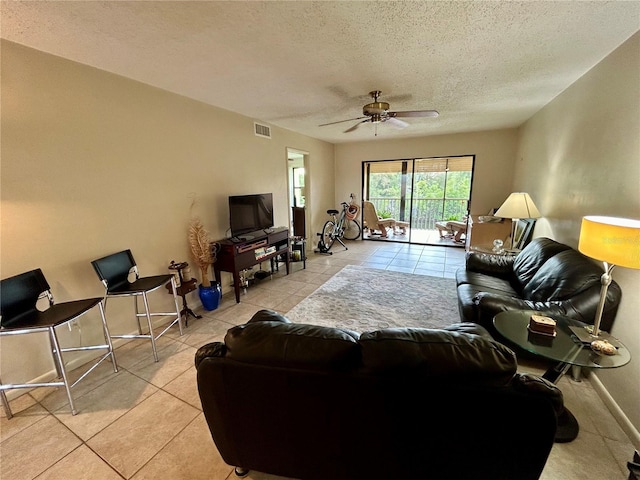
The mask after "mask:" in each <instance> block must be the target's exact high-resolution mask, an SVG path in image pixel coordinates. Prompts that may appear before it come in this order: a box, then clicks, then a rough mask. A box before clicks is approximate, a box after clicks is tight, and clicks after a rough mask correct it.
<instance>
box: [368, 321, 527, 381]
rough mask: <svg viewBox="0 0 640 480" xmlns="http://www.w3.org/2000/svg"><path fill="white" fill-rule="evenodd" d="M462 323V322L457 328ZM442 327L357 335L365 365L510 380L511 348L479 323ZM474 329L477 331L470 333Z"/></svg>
mask: <svg viewBox="0 0 640 480" xmlns="http://www.w3.org/2000/svg"><path fill="white" fill-rule="evenodd" d="M458 325H460V326H458ZM458 325H452V326H450V327H448V328H447V329H446V330H445V329H426V328H389V329H384V330H378V331H375V332H366V333H363V334H362V335H360V345H361V348H362V363H363V366H364V367H365V368H366V369H369V370H371V371H375V372H387V373H390V374H393V375H415V371H416V370H419V371H420V374H421V375H428V376H438V377H443V378H445V379H446V380H447V381H457V380H456V378H457V379H458V380H459V377H460V376H465V377H469V378H472V379H473V380H477V381H483V382H486V381H487V380H488V379H493V380H494V381H496V382H498V383H501V384H502V383H506V382H508V381H509V380H510V379H511V378H512V377H513V375H514V374H515V372H516V366H517V364H516V358H515V354H514V353H513V351H511V350H510V349H509V348H507V347H505V346H504V345H502V344H500V343H498V342H496V341H494V340H493V339H491V337H490V335H489V334H488V333H487V332H486V330H485V329H484V328H483V327H481V326H480V325H473V330H471V329H470V328H471V327H469V326H468V324H458ZM471 332H475V333H471Z"/></svg>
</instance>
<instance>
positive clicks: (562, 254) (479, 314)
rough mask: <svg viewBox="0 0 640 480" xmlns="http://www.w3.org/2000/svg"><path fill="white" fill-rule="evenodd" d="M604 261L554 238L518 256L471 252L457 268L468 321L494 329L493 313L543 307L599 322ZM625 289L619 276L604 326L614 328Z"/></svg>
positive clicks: (609, 297) (462, 313) (460, 299)
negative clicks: (590, 256)
mask: <svg viewBox="0 0 640 480" xmlns="http://www.w3.org/2000/svg"><path fill="white" fill-rule="evenodd" d="M603 272H604V270H603V267H602V265H599V264H597V263H595V262H594V261H593V260H591V259H590V258H588V257H586V256H584V255H582V254H581V253H580V252H578V251H577V250H574V249H573V248H571V247H569V246H567V245H564V244H562V243H558V242H556V241H554V240H551V239H549V238H544V237H539V238H535V239H534V240H532V241H531V243H529V244H528V245H527V246H526V247H525V248H524V249H523V250H522V251H521V252H520V253H519V254H518V255H517V256H515V257H514V256H507V255H490V254H485V253H478V252H470V253H468V254H467V258H466V266H465V267H464V268H460V269H459V270H458V271H457V272H456V283H457V289H458V308H459V313H460V319H461V320H462V321H463V322H474V323H478V324H480V325H483V326H484V327H486V328H487V329H489V331H491V332H492V333H495V331H494V330H493V317H494V316H495V315H497V314H498V313H500V312H503V311H506V310H538V311H540V312H541V314H546V315H551V316H553V315H554V314H560V315H566V316H568V317H571V318H575V319H576V320H580V321H581V322H584V323H587V324H591V325H593V322H594V319H595V316H596V310H597V307H598V302H599V300H600V287H601V283H600V277H601V276H602V274H603ZM621 297H622V292H621V290H620V287H619V286H618V284H617V283H616V282H615V281H613V282H611V285H610V286H609V290H608V292H607V300H606V302H605V308H604V312H603V314H602V323H601V325H600V327H601V329H603V330H606V331H609V332H610V331H611V326H612V325H613V321H614V319H615V316H616V312H617V311H618V305H619V303H620V298H621Z"/></svg>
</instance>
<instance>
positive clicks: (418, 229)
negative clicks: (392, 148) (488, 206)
mask: <svg viewBox="0 0 640 480" xmlns="http://www.w3.org/2000/svg"><path fill="white" fill-rule="evenodd" d="M474 162H475V156H474V155H465V156H456V157H431V158H413V159H406V160H378V161H366V162H363V192H362V194H363V195H362V198H363V199H364V200H366V201H369V202H371V203H372V204H373V205H374V206H375V210H376V213H377V215H378V217H381V218H382V219H394V220H396V221H398V222H402V223H408V224H409V228H407V229H405V233H402V229H398V228H396V229H393V228H389V229H388V231H387V233H388V234H387V236H386V238H384V237H383V236H382V235H375V234H372V232H371V231H370V230H369V231H368V232H367V235H365V236H364V238H365V239H372V240H373V239H384V240H386V241H395V242H407V243H416V244H422V245H445V246H458V247H464V243H463V242H459V241H455V240H454V238H455V235H448V234H443V230H442V229H438V226H437V225H436V223H438V224H439V225H442V224H444V225H446V224H447V223H448V222H463V223H464V224H466V221H467V217H468V213H469V207H470V205H469V203H470V199H471V185H472V183H473V167H474ZM385 223H386V224H389V223H391V222H385ZM465 230H466V229H465ZM374 233H376V232H374ZM460 238H464V233H462V237H461V236H460V235H458V240H459V239H460Z"/></svg>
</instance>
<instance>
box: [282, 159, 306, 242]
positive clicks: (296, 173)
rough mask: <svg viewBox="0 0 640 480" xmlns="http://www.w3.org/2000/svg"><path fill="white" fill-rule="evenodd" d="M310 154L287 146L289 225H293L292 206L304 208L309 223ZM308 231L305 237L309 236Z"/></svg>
mask: <svg viewBox="0 0 640 480" xmlns="http://www.w3.org/2000/svg"><path fill="white" fill-rule="evenodd" d="M308 157H309V154H308V153H307V152H304V151H302V150H297V149H294V148H287V184H288V185H289V195H288V198H289V225H291V226H292V225H293V223H292V222H293V214H292V208H293V207H299V208H304V217H305V222H304V223H305V224H306V225H308V224H309V221H308V220H309V219H308V218H307V216H308V210H309V208H308V203H309V199H308V195H307V191H308V176H307V172H308V171H309V169H308V166H307V162H308ZM307 234H308V232H305V235H304V237H305V238H308V235H307Z"/></svg>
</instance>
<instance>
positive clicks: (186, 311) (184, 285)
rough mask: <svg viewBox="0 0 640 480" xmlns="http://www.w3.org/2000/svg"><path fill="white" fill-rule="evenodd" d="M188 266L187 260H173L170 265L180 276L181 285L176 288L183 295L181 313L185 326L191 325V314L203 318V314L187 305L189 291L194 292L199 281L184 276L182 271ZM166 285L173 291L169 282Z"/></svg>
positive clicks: (170, 268)
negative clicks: (186, 278)
mask: <svg viewBox="0 0 640 480" xmlns="http://www.w3.org/2000/svg"><path fill="white" fill-rule="evenodd" d="M188 266H189V264H188V263H187V262H182V263H173V262H171V265H169V270H176V271H177V272H178V277H179V278H180V286H179V287H177V288H176V293H177V294H178V295H180V297H182V310H180V315H181V316H183V315H184V325H185V327H188V326H189V315H191V316H192V317H193V318H202V315H198V314H196V313H195V312H194V311H193V310H191V309H190V308H189V306H188V305H187V293H190V292H193V291H194V290H196V289H197V288H198V281H197V280H196V279H195V278H191V279H189V280H185V279H184V278H182V271H183V270H184V269H185V268H187V267H188ZM166 287H167V290H168V291H169V293H172V292H171V285H170V284H167V285H166Z"/></svg>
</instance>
